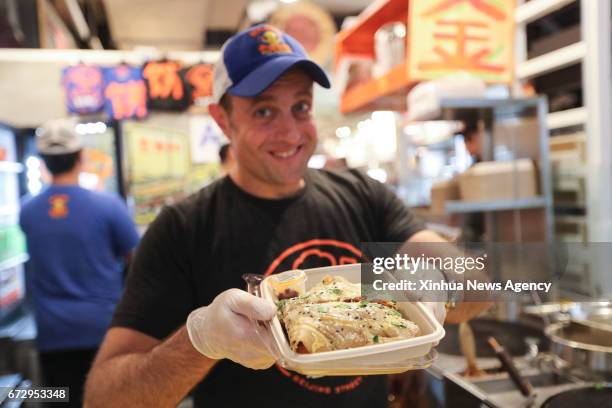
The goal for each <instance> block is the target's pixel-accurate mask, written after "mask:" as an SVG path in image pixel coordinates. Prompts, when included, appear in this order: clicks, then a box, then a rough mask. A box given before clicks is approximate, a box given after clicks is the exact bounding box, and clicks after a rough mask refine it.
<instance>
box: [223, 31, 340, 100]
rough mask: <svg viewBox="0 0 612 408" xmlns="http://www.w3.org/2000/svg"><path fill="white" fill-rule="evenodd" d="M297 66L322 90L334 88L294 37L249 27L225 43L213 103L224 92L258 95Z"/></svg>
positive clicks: (249, 95)
mask: <svg viewBox="0 0 612 408" xmlns="http://www.w3.org/2000/svg"><path fill="white" fill-rule="evenodd" d="M294 67H300V68H302V69H303V70H304V71H305V72H307V73H308V74H309V75H310V76H311V77H312V79H313V80H314V81H315V82H317V83H318V84H319V85H321V86H322V87H324V88H329V87H330V86H331V85H330V82H329V79H328V78H327V75H326V74H325V72H324V71H323V69H322V68H321V67H320V66H319V65H317V64H316V63H315V62H314V61H312V60H310V59H309V58H308V55H307V54H306V51H305V50H304V48H303V47H302V46H301V45H300V43H298V42H297V40H296V39H295V38H293V37H291V36H290V35H288V34H286V33H284V32H282V31H281V30H279V29H278V28H276V27H273V26H271V25H267V24H260V25H256V26H253V27H250V28H248V29H246V30H244V31H241V32H239V33H238V34H236V35H234V36H233V37H232V38H230V39H229V40H227V41H226V42H225V44H223V47H222V48H221V58H219V60H218V61H217V63H216V64H215V68H214V72H213V100H214V102H217V103H218V102H219V101H220V100H221V97H222V96H223V95H224V94H225V93H229V94H230V95H236V96H245V97H252V96H257V95H259V94H260V93H262V92H263V91H265V90H266V89H267V88H268V87H269V86H270V85H272V83H274V81H276V80H277V79H278V78H279V77H280V76H282V75H283V74H284V73H285V72H287V71H288V70H289V69H291V68H294Z"/></svg>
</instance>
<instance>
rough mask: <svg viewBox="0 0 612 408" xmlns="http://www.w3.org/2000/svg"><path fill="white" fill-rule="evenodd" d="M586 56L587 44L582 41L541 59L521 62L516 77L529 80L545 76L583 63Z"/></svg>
mask: <svg viewBox="0 0 612 408" xmlns="http://www.w3.org/2000/svg"><path fill="white" fill-rule="evenodd" d="M585 55H586V43H585V42H584V41H580V42H577V43H574V44H571V45H568V46H566V47H563V48H559V49H558V50H555V51H551V52H549V53H547V54H544V55H540V56H539V57H535V58H532V59H530V60H527V61H524V62H520V63H518V64H517V66H516V76H517V78H519V79H527V78H531V77H534V76H538V75H543V74H546V73H548V72H551V71H555V70H558V69H561V68H564V67H567V66H569V65H572V64H575V63H578V62H581V61H582V59H583V58H584V57H585Z"/></svg>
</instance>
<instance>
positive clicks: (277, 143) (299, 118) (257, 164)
mask: <svg viewBox="0 0 612 408" xmlns="http://www.w3.org/2000/svg"><path fill="white" fill-rule="evenodd" d="M230 103H231V109H230V111H229V112H228V113H227V114H226V115H225V116H226V118H227V119H226V122H227V123H226V128H225V129H224V131H225V132H226V134H227V136H228V138H229V139H230V140H231V144H232V149H233V154H234V158H235V161H236V164H237V165H236V171H237V172H238V173H239V174H238V176H239V177H240V178H241V179H243V180H244V179H249V180H253V181H256V183H257V184H262V183H263V184H265V185H270V186H271V187H272V186H275V187H280V188H283V187H291V186H294V185H299V183H301V181H302V178H303V176H304V172H305V170H306V167H307V164H308V159H309V158H310V156H311V155H312V153H313V151H314V149H315V147H316V143H317V132H316V128H315V125H314V121H313V118H312V79H310V77H309V76H308V75H307V74H306V73H304V72H302V71H299V70H295V71H290V72H288V73H287V74H285V75H283V76H282V77H281V78H279V79H278V80H277V81H276V82H275V83H274V84H272V86H270V87H269V88H268V89H267V90H266V91H264V92H263V93H262V94H260V95H258V96H256V97H254V98H244V97H239V96H231V102H230Z"/></svg>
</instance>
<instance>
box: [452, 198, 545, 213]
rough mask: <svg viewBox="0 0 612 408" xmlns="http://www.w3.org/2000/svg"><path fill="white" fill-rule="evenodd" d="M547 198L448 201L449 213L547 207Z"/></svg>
mask: <svg viewBox="0 0 612 408" xmlns="http://www.w3.org/2000/svg"><path fill="white" fill-rule="evenodd" d="M546 204H547V202H546V198H544V197H533V198H520V199H516V200H496V201H447V202H446V212H447V213H473V212H490V211H505V210H524V209H529V208H545V207H546Z"/></svg>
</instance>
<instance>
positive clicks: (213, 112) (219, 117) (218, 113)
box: [208, 103, 231, 140]
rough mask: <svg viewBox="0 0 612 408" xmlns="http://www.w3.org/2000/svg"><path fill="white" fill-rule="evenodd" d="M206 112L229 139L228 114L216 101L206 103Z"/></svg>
mask: <svg viewBox="0 0 612 408" xmlns="http://www.w3.org/2000/svg"><path fill="white" fill-rule="evenodd" d="M208 113H209V114H210V116H212V118H213V119H214V121H215V122H216V123H217V126H219V128H220V129H221V130H222V131H223V133H224V134H225V136H226V137H227V138H228V139H230V140H231V136H230V132H229V131H228V130H229V116H228V113H227V112H226V111H225V109H223V107H222V106H221V105H219V104H218V103H213V104H210V105H208Z"/></svg>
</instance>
